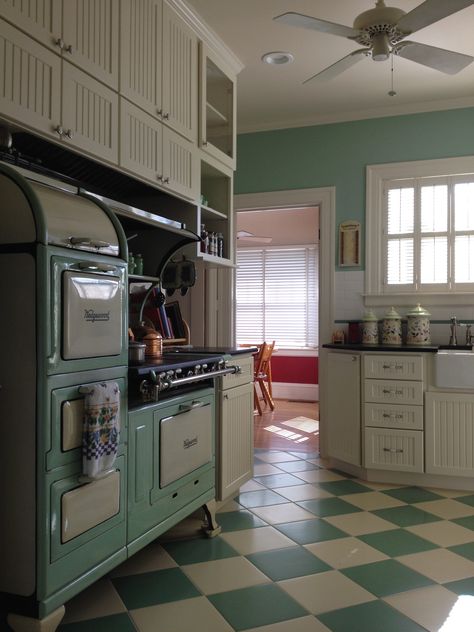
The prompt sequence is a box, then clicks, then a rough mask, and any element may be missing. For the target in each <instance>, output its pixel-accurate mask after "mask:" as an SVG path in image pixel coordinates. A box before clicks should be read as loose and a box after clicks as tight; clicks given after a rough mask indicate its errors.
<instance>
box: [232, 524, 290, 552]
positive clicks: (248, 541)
mask: <svg viewBox="0 0 474 632" xmlns="http://www.w3.org/2000/svg"><path fill="white" fill-rule="evenodd" d="M220 537H221V538H222V539H223V540H225V541H226V542H227V543H228V544H230V546H232V547H233V548H234V549H235V550H236V551H238V552H239V553H240V555H249V554H250V553H258V552H259V551H269V550H271V549H283V548H285V547H288V546H295V543H294V542H293V540H290V538H287V537H286V536H285V535H283V534H282V533H280V532H279V531H277V530H276V529H274V528H273V527H259V528H258V529H244V530H242V531H233V532H231V533H223V534H222V535H221V536H220Z"/></svg>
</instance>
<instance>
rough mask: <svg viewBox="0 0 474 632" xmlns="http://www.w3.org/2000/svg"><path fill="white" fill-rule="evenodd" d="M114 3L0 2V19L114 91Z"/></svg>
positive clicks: (106, 0)
mask: <svg viewBox="0 0 474 632" xmlns="http://www.w3.org/2000/svg"><path fill="white" fill-rule="evenodd" d="M116 1H117V0H29V1H28V2H11V1H10V2H7V0H1V4H0V15H2V16H3V17H5V19H7V20H9V21H11V22H12V24H14V25H15V26H17V27H18V28H19V29H21V30H23V31H24V32H25V33H27V34H28V35H29V36H30V37H33V38H35V39H37V40H38V41H39V42H41V43H42V44H44V45H46V46H48V47H49V48H51V49H53V50H55V51H56V52H57V53H59V54H63V55H65V56H67V59H68V60H69V61H71V62H72V63H73V64H75V65H76V66H78V67H79V68H81V69H82V70H84V71H86V72H88V73H89V74H90V75H92V76H93V77H95V78H96V79H99V80H100V81H103V82H104V83H106V84H107V85H109V86H111V87H112V88H115V89H117V88H118V50H119V49H118V41H119V13H118V11H117V7H116Z"/></svg>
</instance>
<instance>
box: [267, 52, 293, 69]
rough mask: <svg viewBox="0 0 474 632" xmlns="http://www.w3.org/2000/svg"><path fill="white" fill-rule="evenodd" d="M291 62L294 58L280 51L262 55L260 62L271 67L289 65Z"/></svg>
mask: <svg viewBox="0 0 474 632" xmlns="http://www.w3.org/2000/svg"><path fill="white" fill-rule="evenodd" d="M293 60H294V57H293V55H292V54H291V53H284V52H282V51H274V52H272V53H265V55H262V61H263V62H264V63H265V64H271V65H272V66H281V65H283V64H291V62H292V61H293Z"/></svg>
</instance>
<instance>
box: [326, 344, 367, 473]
mask: <svg viewBox="0 0 474 632" xmlns="http://www.w3.org/2000/svg"><path fill="white" fill-rule="evenodd" d="M327 375H328V392H327V410H328V419H327V423H326V432H327V437H328V455H329V456H330V457H332V458H334V459H338V460H339V461H343V462H345V463H351V464H352V465H360V464H361V442H360V355H359V354H355V353H344V352H342V351H340V352H339V351H337V352H336V351H334V352H329V353H328V354H327Z"/></svg>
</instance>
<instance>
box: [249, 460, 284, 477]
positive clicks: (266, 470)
mask: <svg viewBox="0 0 474 632" xmlns="http://www.w3.org/2000/svg"><path fill="white" fill-rule="evenodd" d="M282 473H283V470H279V469H278V468H277V467H275V466H274V465H272V464H271V463H256V464H255V465H254V466H253V475H254V476H265V475H267V474H282Z"/></svg>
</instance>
